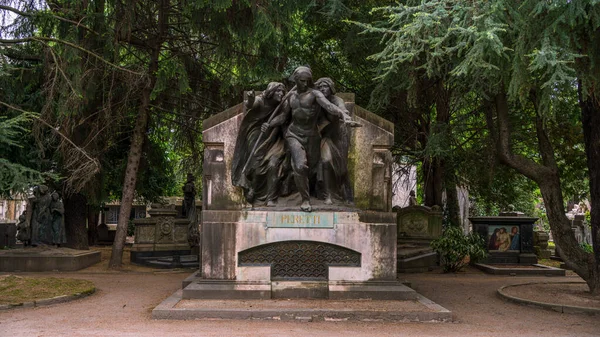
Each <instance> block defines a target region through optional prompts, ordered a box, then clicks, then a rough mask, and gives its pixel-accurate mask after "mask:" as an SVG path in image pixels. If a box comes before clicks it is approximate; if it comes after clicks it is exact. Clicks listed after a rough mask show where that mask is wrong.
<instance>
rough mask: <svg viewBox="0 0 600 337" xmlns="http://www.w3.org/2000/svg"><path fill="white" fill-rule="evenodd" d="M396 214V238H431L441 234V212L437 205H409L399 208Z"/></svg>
mask: <svg viewBox="0 0 600 337" xmlns="http://www.w3.org/2000/svg"><path fill="white" fill-rule="evenodd" d="M397 216H398V239H399V240H401V239H403V238H415V239H429V240H433V239H436V238H438V237H440V235H442V212H441V210H440V209H439V207H436V208H430V207H426V206H409V207H404V208H401V209H400V210H399V211H398V212H397Z"/></svg>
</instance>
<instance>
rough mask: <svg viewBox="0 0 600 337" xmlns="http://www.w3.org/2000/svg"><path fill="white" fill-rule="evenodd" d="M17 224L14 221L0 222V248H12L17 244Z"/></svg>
mask: <svg viewBox="0 0 600 337" xmlns="http://www.w3.org/2000/svg"><path fill="white" fill-rule="evenodd" d="M16 236H17V225H16V223H14V222H1V223H0V248H2V247H9V248H13V247H15V246H16V244H17V239H16Z"/></svg>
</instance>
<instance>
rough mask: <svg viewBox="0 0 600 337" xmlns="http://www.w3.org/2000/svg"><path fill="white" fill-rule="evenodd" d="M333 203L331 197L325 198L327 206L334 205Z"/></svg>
mask: <svg viewBox="0 0 600 337" xmlns="http://www.w3.org/2000/svg"><path fill="white" fill-rule="evenodd" d="M332 204H333V201H331V197H327V198H325V205H332Z"/></svg>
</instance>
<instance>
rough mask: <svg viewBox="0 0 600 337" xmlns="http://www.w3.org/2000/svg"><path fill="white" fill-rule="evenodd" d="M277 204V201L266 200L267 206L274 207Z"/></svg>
mask: <svg viewBox="0 0 600 337" xmlns="http://www.w3.org/2000/svg"><path fill="white" fill-rule="evenodd" d="M275 206H277V201H274V200H269V201H267V207H275Z"/></svg>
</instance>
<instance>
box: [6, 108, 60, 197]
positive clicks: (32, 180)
mask: <svg viewBox="0 0 600 337" xmlns="http://www.w3.org/2000/svg"><path fill="white" fill-rule="evenodd" d="M36 117H37V116H36V115H35V114H31V113H23V114H20V115H17V116H15V117H13V118H6V117H2V116H0V148H2V149H3V150H0V154H3V153H7V152H8V151H7V150H9V149H10V148H17V149H22V148H23V146H22V145H21V142H20V140H21V139H22V138H21V137H23V134H25V133H27V132H30V130H28V129H27V127H28V126H30V125H31V120H32V119H33V118H36ZM3 157H4V155H2V156H0V195H9V194H10V193H11V192H12V193H14V192H23V191H25V190H27V189H28V188H29V187H31V186H32V185H36V184H41V183H44V182H47V181H49V180H54V179H57V178H58V176H57V175H56V174H54V173H51V172H48V173H44V172H40V171H38V170H36V169H34V168H31V167H27V166H24V165H22V164H19V163H15V162H11V161H10V160H8V159H5V158H3Z"/></svg>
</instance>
